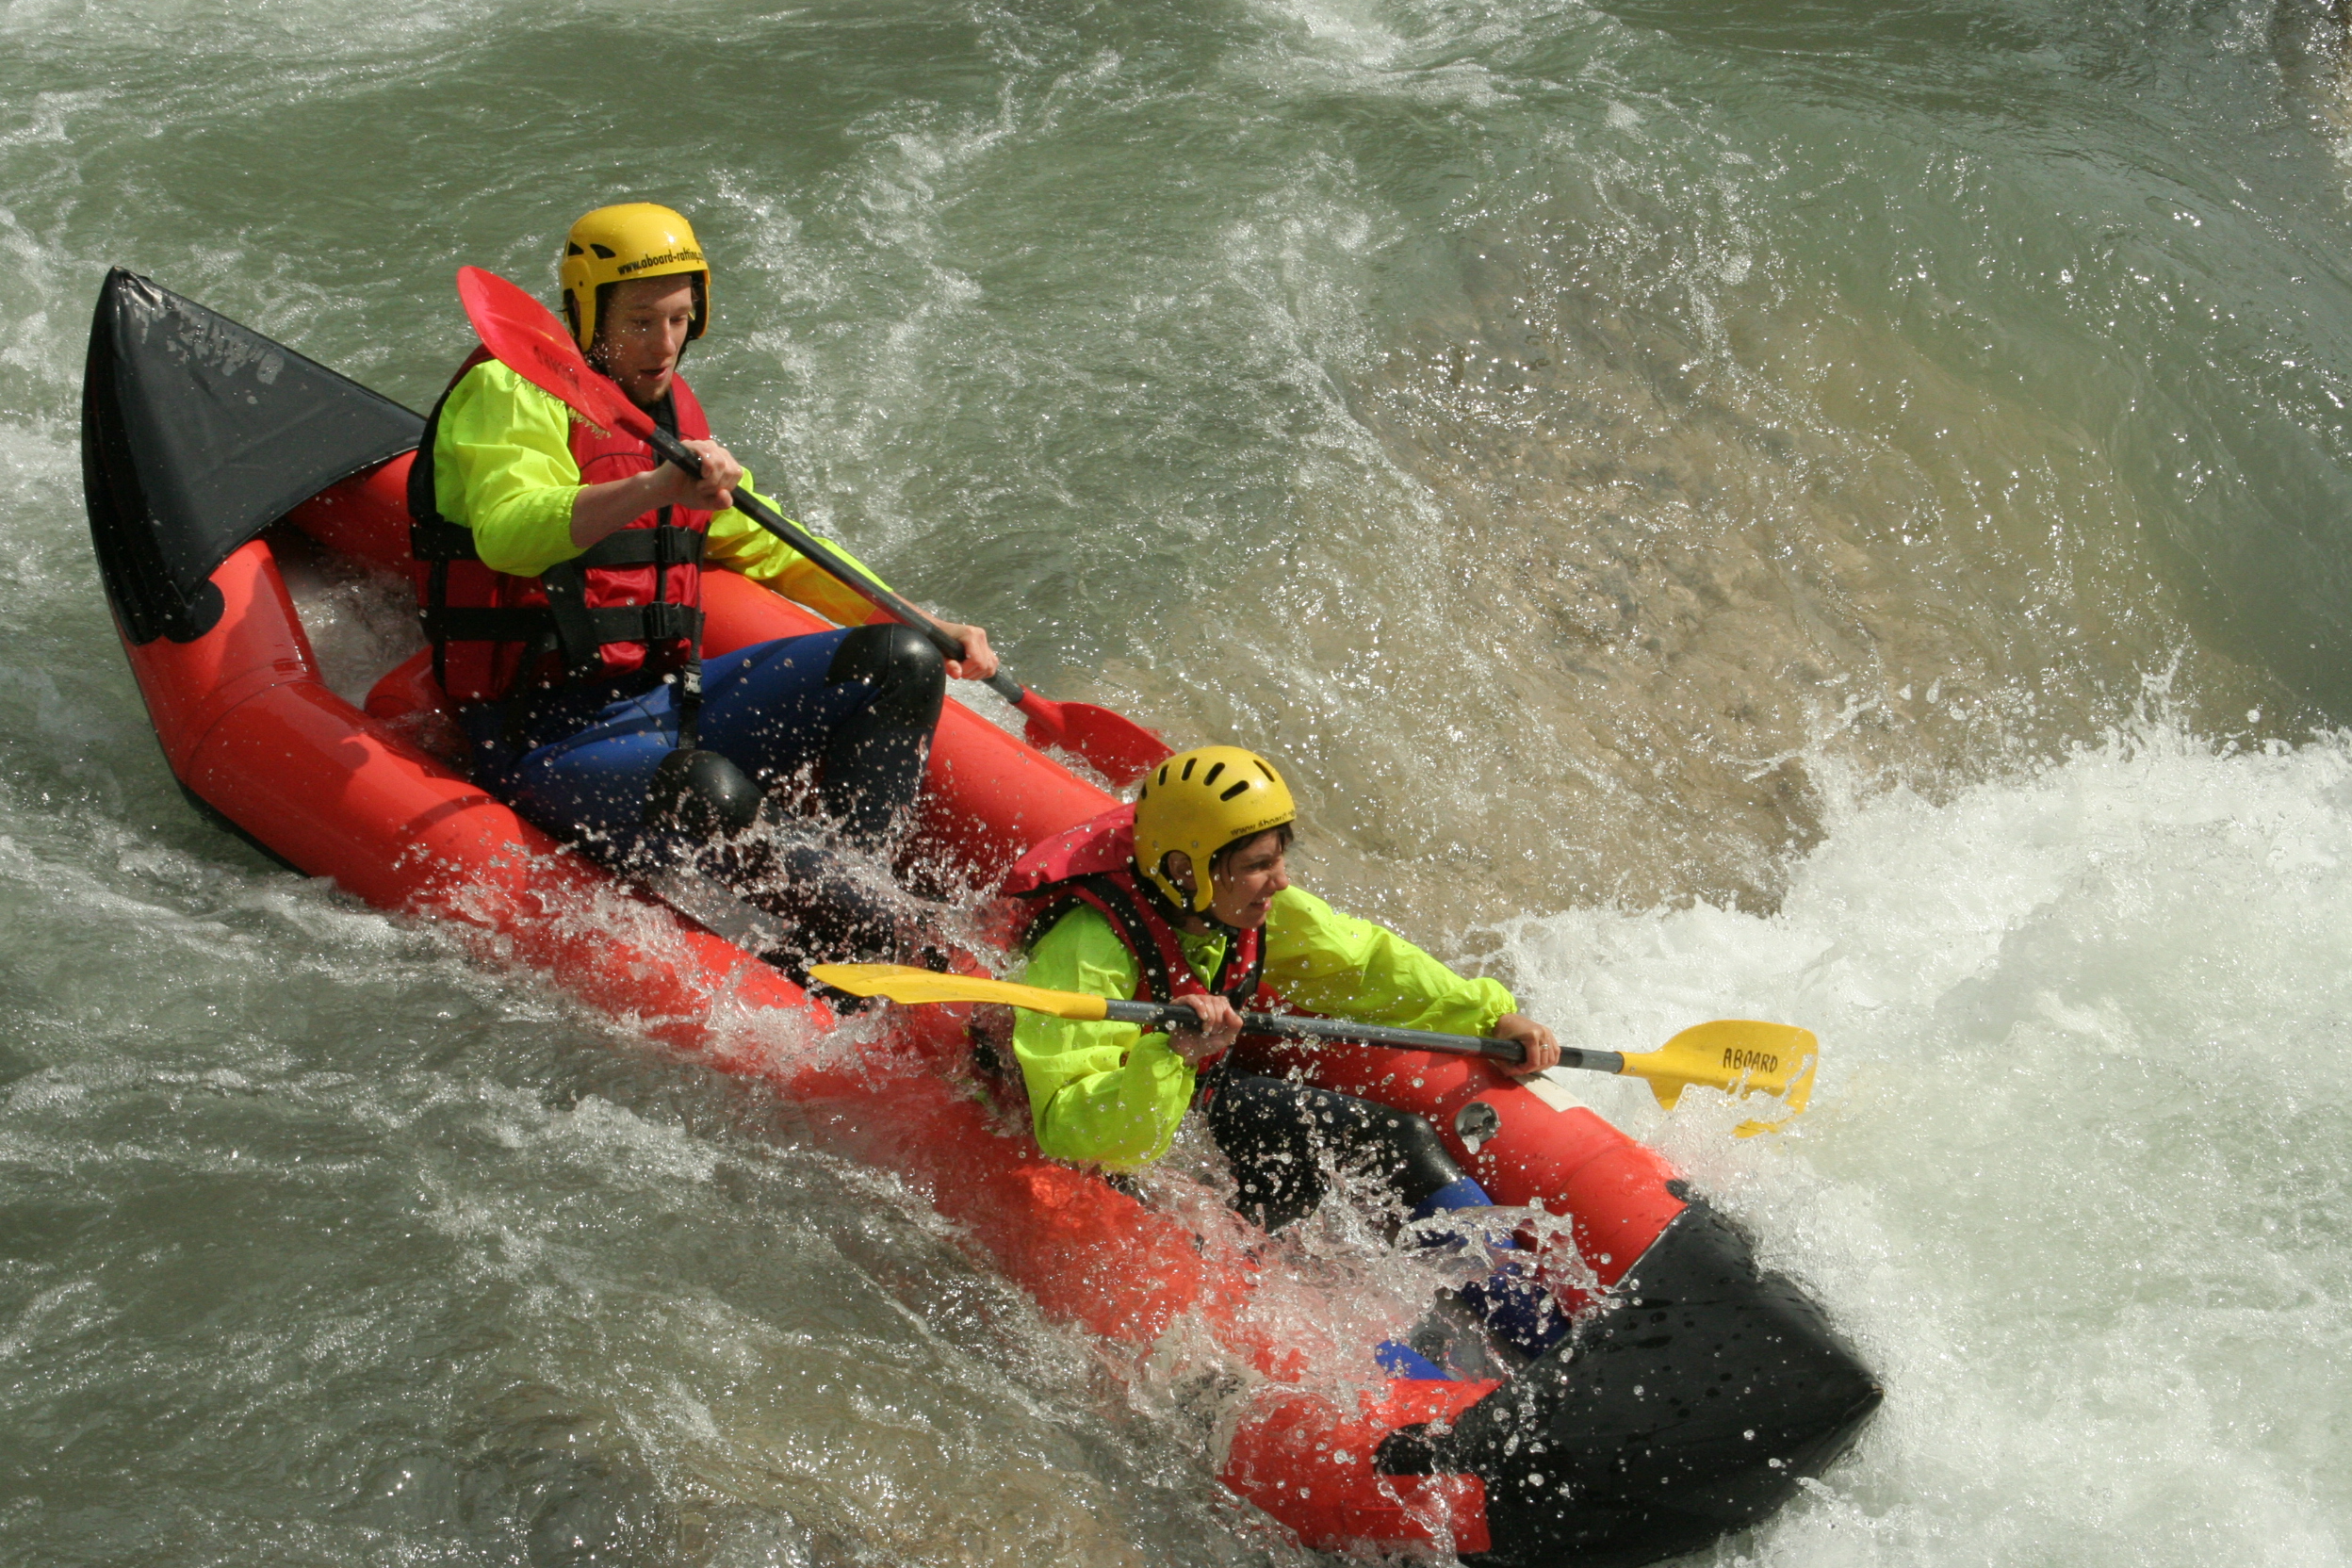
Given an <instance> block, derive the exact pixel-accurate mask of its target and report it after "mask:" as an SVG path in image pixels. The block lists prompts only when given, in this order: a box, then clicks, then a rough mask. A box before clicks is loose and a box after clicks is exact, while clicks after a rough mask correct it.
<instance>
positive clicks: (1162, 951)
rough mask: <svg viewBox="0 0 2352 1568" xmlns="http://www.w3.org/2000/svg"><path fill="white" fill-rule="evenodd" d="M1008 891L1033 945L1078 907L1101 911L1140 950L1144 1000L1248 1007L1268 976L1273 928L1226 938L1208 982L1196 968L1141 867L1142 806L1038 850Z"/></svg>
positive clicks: (1017, 870)
mask: <svg viewBox="0 0 2352 1568" xmlns="http://www.w3.org/2000/svg"><path fill="white" fill-rule="evenodd" d="M1005 894H1006V895H1007V896H1008V897H1010V898H1012V899H1014V900H1016V901H1017V902H1018V904H1019V905H1020V906H1021V907H1022V908H1023V912H1024V913H1026V914H1027V921H1026V924H1025V926H1024V928H1023V930H1022V933H1021V945H1022V946H1024V947H1026V946H1027V945H1029V944H1030V943H1031V942H1034V941H1036V940H1037V939H1038V938H1039V937H1042V936H1044V935H1045V933H1046V931H1047V930H1048V929H1049V928H1050V927H1051V926H1052V925H1053V924H1054V922H1055V921H1057V920H1059V919H1061V918H1062V916H1064V915H1066V914H1068V913H1069V912H1070V909H1071V908H1072V907H1074V906H1077V905H1080V904H1084V905H1086V906H1088V907H1091V908H1095V909H1100V910H1101V911H1102V912H1103V916H1104V918H1105V919H1107V920H1109V922H1110V923H1111V929H1112V930H1114V931H1116V932H1118V933H1119V940H1121V941H1123V942H1125V943H1126V944H1127V951H1128V952H1129V953H1131V954H1133V955H1135V967H1136V969H1137V970H1138V971H1139V974H1138V976H1137V979H1136V982H1135V998H1134V1000H1135V1001H1137V1002H1157V1003H1161V1004H1163V1005H1165V1004H1167V1003H1170V1002H1173V1001H1175V1000H1176V999H1177V998H1179V997H1184V996H1204V995H1207V994H1209V993H1210V992H1212V991H1214V992H1215V993H1217V995H1220V996H1223V997H1224V998H1226V999H1227V1000H1228V1001H1230V1002H1231V1003H1233V1005H1234V1006H1235V1007H1236V1008H1247V1007H1248V1006H1249V1005H1250V1003H1251V1002H1252V1000H1253V999H1255V998H1256V996H1257V994H1258V987H1259V984H1260V983H1261V982H1262V981H1263V980H1264V979H1265V976H1266V933H1265V932H1264V931H1263V930H1250V931H1241V932H1235V933H1231V934H1229V935H1228V936H1227V937H1226V939H1225V956H1224V959H1223V960H1222V961H1221V962H1220V963H1219V964H1218V965H1217V974H1216V977H1215V978H1214V979H1213V980H1211V981H1210V983H1209V984H1207V985H1205V986H1204V985H1202V984H1201V977H1200V976H1199V975H1198V974H1196V973H1194V972H1193V968H1192V964H1191V962H1190V961H1189V960H1188V959H1186V958H1185V956H1184V947H1183V946H1182V944H1181V943H1179V941H1178V940H1177V933H1176V925H1175V923H1174V922H1173V921H1171V920H1170V919H1169V918H1168V914H1167V912H1166V909H1165V906H1164V904H1163V901H1162V898H1161V895H1160V892H1159V890H1158V889H1156V888H1153V887H1152V886H1151V885H1150V884H1148V883H1146V882H1145V881H1144V880H1143V879H1142V877H1141V876H1139V875H1138V874H1136V872H1135V808H1134V807H1133V806H1114V807H1112V808H1111V809H1109V810H1107V811H1105V812H1103V814H1102V815H1101V816H1099V817H1097V818H1095V819H1094V820H1093V821H1092V822H1088V823H1082V824H1080V825H1078V826H1076V827H1073V828H1070V830H1069V831H1067V832H1065V833H1059V834H1056V835H1054V837H1053V838H1051V839H1048V840H1046V841H1044V842H1043V843H1040V844H1037V845H1034V846H1032V847H1031V849H1030V851H1029V853H1028V854H1026V855H1024V856H1022V857H1021V859H1020V860H1019V861H1017V862H1016V863H1015V864H1014V866H1013V869H1012V871H1011V872H1010V873H1009V874H1007V875H1006V876H1005Z"/></svg>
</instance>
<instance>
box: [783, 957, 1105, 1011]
mask: <svg viewBox="0 0 2352 1568" xmlns="http://www.w3.org/2000/svg"><path fill="white" fill-rule="evenodd" d="M809 977H810V978H811V979H816V980H822V981H824V982H825V984H826V985H828V986H831V987H833V988H835V989H837V990H844V991H847V992H849V994H850V995H852V996H887V997H889V998H890V1000H891V1001H892V1002H907V1003H923V1002H1002V1003H1004V1004H1005V1005H1007V1006H1013V1007H1026V1008H1027V1009H1028V1010H1029V1011H1031V1012H1033V1013H1050V1014H1052V1015H1053V1016H1054V1017H1055V1018H1067V1019H1077V1020H1080V1021H1086V1020H1091V1019H1099V1018H1103V1017H1105V1016H1107V1011H1108V1010H1107V1009H1106V1008H1105V1007H1104V1006H1103V998H1101V997H1099V996H1087V995H1086V994H1085V993H1084V992H1081V991H1049V990H1046V989H1044V988H1040V987H1037V986H1018V985H1015V984H1014V983H1013V982H1012V981H1010V980H991V979H989V978H988V976H987V975H985V974H941V973H939V972H938V971H936V970H928V969H916V968H915V967H913V966H912V965H910V964H810V965H809Z"/></svg>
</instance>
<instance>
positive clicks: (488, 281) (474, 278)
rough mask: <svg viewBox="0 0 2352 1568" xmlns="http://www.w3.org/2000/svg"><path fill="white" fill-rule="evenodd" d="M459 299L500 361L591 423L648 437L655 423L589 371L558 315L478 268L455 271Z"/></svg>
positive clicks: (517, 289)
mask: <svg viewBox="0 0 2352 1568" xmlns="http://www.w3.org/2000/svg"><path fill="white" fill-rule="evenodd" d="M457 298H458V301H459V302H461V303H462V304H464V305H465V307H466V319H467V320H468V321H471V322H472V323H473V324H474V331H475V332H477V333H479V334H480V335H482V347H483V348H485V349H487V350H489V351H491V352H492V353H494V354H496V355H498V362H499V363H500V364H501V365H504V366H505V367H506V368H508V369H510V370H512V371H514V372H515V374H516V375H518V376H520V377H522V378H523V379H524V380H525V381H527V382H529V383H531V385H533V386H535V387H537V388H539V390H540V391H542V392H545V393H546V394H547V396H549V397H551V398H557V399H561V400H563V401H564V402H565V403H567V404H569V405H570V406H571V409H572V412H574V413H575V414H578V415H579V416H580V417H581V418H583V419H585V420H587V421H588V422H589V423H590V424H593V425H596V426H598V427H600V428H602V429H606V430H613V429H619V430H625V431H627V432H629V433H630V434H631V435H645V434H648V433H651V431H652V430H653V421H652V420H651V419H649V418H647V417H645V414H644V412H643V411H642V410H640V409H639V408H638V407H637V405H636V404H634V403H632V402H630V401H629V397H628V395H627V394H626V393H624V392H623V391H622V390H621V389H620V388H619V387H617V386H615V385H613V384H612V383H611V382H609V381H607V380H605V379H604V378H603V377H602V376H600V375H597V374H596V372H595V371H594V370H592V369H590V368H588V361H587V359H586V358H585V357H584V356H583V355H582V354H581V353H580V345H579V344H578V343H575V342H573V341H572V335H571V333H570V332H569V330H567V329H566V328H565V327H564V323H563V322H562V321H561V320H559V319H557V318H556V314H555V312H553V311H551V310H549V309H548V308H547V306H545V305H543V304H541V303H540V302H538V301H536V300H534V299H532V298H531V296H530V295H528V294H526V293H524V292H523V291H522V290H521V289H520V288H517V287H515V285H513V284H511V283H509V282H507V281H506V280H505V279H504V278H502V277H500V276H498V274H497V273H496V272H485V271H483V270H482V269H481V268H479V267H461V268H459V269H458V270H457Z"/></svg>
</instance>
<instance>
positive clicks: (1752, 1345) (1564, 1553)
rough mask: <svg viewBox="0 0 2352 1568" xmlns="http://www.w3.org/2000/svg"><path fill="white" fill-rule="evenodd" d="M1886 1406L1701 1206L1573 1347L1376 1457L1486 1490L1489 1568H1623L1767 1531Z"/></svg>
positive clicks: (1801, 1306) (1809, 1310)
mask: <svg viewBox="0 0 2352 1568" xmlns="http://www.w3.org/2000/svg"><path fill="white" fill-rule="evenodd" d="M1883 1397H1884V1392H1883V1390H1881V1388H1880V1387H1879V1383H1878V1380H1877V1378H1876V1377H1875V1376H1874V1375H1873V1374H1872V1373H1871V1372H1870V1369H1869V1368H1868V1367H1866V1366H1864V1365H1863V1364H1862V1361H1861V1358H1860V1357H1859V1356H1857V1355H1856V1354H1855V1353H1854V1349H1853V1348H1852V1347H1851V1346H1849V1345H1848V1344H1847V1343H1846V1342H1845V1340H1844V1338H1843V1337H1842V1336H1840V1335H1839V1334H1838V1331H1836V1330H1835V1329H1833V1328H1832V1327H1830V1324H1829V1320H1828V1318H1827V1317H1825V1316H1824V1315H1822V1312H1821V1308H1820V1307H1819V1306H1817V1305H1815V1303H1814V1302H1813V1300H1812V1299H1811V1298H1810V1297H1808V1296H1806V1295H1805V1292H1804V1291H1803V1290H1801V1289H1800V1288H1799V1287H1798V1286H1797V1285H1796V1283H1795V1282H1792V1281H1790V1280H1789V1279H1788V1278H1787V1277H1786V1276H1784V1275H1779V1274H1766V1273H1764V1272H1762V1271H1761V1270H1760V1269H1758V1268H1757V1266H1756V1259H1755V1255H1754V1252H1753V1251H1752V1250H1751V1249H1750V1247H1749V1245H1748V1241H1747V1238H1746V1237H1745V1236H1743V1235H1741V1234H1740V1232H1739V1230H1738V1229H1736V1228H1735V1227H1734V1226H1733V1225H1732V1224H1731V1222H1730V1221H1728V1220H1726V1219H1725V1218H1723V1216H1721V1215H1719V1214H1717V1213H1716V1212H1715V1211H1714V1209H1712V1208H1710V1207H1709V1206H1708V1205H1707V1204H1706V1203H1705V1202H1702V1201H1693V1202H1691V1205H1690V1207H1688V1208H1687V1209H1685V1210H1684V1211H1683V1213H1682V1214H1680V1215H1679V1216H1677V1217H1675V1218H1674V1220H1673V1222H1672V1223H1670V1224H1669V1225H1668V1226H1667V1227H1666V1229H1665V1230H1663V1231H1662V1232H1660V1233H1658V1239H1657V1240H1656V1241H1655V1242H1653V1243H1652V1244H1651V1245H1650V1247H1649V1249H1648V1250H1646V1251H1645V1252H1643V1254H1642V1260H1641V1262H1640V1263H1638V1264H1637V1265H1636V1266H1634V1267H1633V1268H1632V1269H1631V1270H1630V1271H1629V1272H1628V1273H1627V1274H1626V1276H1625V1279H1624V1280H1623V1281H1621V1282H1619V1283H1618V1285H1617V1287H1616V1289H1615V1290H1613V1291H1612V1292H1611V1293H1610V1295H1609V1299H1608V1300H1607V1301H1606V1302H1604V1303H1603V1304H1602V1305H1601V1307H1600V1308H1599V1309H1598V1310H1597V1311H1595V1312H1594V1313H1593V1315H1591V1316H1589V1317H1587V1318H1586V1319H1584V1320H1583V1321H1582V1322H1580V1323H1579V1324H1578V1325H1577V1328H1576V1332H1575V1333H1574V1334H1572V1335H1570V1336H1569V1337H1568V1338H1567V1339H1565V1340H1563V1341H1562V1342H1561V1343H1560V1345H1558V1346H1557V1347H1555V1348H1553V1349H1552V1350H1550V1351H1549V1352H1547V1353H1546V1354H1544V1356H1542V1357H1541V1358H1539V1359H1538V1360H1536V1361H1534V1362H1532V1363H1530V1364H1528V1365H1527V1366H1526V1367H1525V1368H1524V1369H1522V1370H1521V1371H1520V1372H1519V1374H1518V1375H1517V1376H1515V1377H1513V1378H1511V1380H1509V1381H1507V1382H1505V1383H1504V1384H1503V1385H1502V1386H1501V1387H1500V1388H1498V1389H1496V1390H1495V1392H1494V1393H1493V1394H1491V1395H1489V1396H1488V1397H1486V1398H1484V1399H1482V1400H1480V1401H1479V1402H1478V1404H1476V1405H1474V1406H1472V1407H1471V1408H1470V1409H1469V1410H1467V1411H1465V1412H1463V1413H1462V1416H1461V1417H1460V1418H1459V1419H1458V1420H1456V1421H1455V1422H1454V1423H1453V1426H1452V1429H1450V1430H1445V1431H1440V1430H1438V1429H1433V1428H1429V1427H1415V1428H1406V1429H1400V1430H1398V1431H1397V1432H1396V1433H1394V1434H1392V1435H1391V1437H1390V1438H1389V1439H1388V1441H1387V1442H1386V1443H1385V1444H1384V1445H1383V1446H1382V1447H1381V1449H1380V1469H1381V1470H1383V1471H1385V1472H1387V1473H1389V1474H1392V1475H1426V1474H1429V1473H1430V1472H1432V1471H1446V1472H1454V1473H1467V1474H1472V1475H1476V1476H1478V1477H1479V1478H1481V1479H1482V1480H1483V1481H1484V1482H1485V1486H1486V1520H1487V1527H1488V1531H1489V1536H1490V1540H1491V1541H1492V1549H1491V1550H1489V1551H1487V1552H1484V1553H1481V1554H1479V1555H1478V1556H1476V1557H1473V1558H1469V1559H1467V1560H1468V1561H1471V1562H1475V1563H1479V1564H1493V1565H1495V1568H1506V1565H1508V1568H1569V1565H1574V1568H1632V1565H1634V1564H1639V1563H1646V1562H1655V1561H1657V1560H1659V1559H1660V1558H1668V1557H1674V1556H1676V1555H1678V1554H1681V1553H1684V1552H1691V1551H1695V1550H1697V1549H1699V1548H1700V1547H1703V1546H1705V1545H1707V1544H1709V1543H1711V1542H1713V1541H1715V1540H1717V1539H1719V1538H1720V1537H1722V1536H1723V1535H1725V1534H1728V1533H1729V1532H1731V1531H1733V1530H1736V1529H1740V1528H1741V1527H1745V1526H1747V1525H1750V1524H1753V1523H1755V1522H1756V1521H1757V1520H1759V1519H1761V1518H1763V1517H1764V1516H1766V1515H1767V1514H1769V1513H1771V1512H1772V1511H1773V1510H1774V1509H1776V1508H1778V1507H1780V1506H1781V1505H1782V1504H1783V1503H1785V1502H1786V1501H1788V1499H1789V1496H1790V1495H1792V1494H1793V1493H1794V1492H1795V1491H1796V1489H1797V1482H1798V1481H1799V1479H1800V1478H1805V1477H1808V1476H1814V1475H1818V1474H1820V1473H1821V1470H1822V1469H1823V1468H1824V1467H1826V1466H1827V1465H1828V1464H1829V1463H1830V1462H1832V1461H1834V1460H1836V1459H1837V1458H1838V1455H1840V1454H1842V1453H1843V1452H1844V1451H1845V1450H1846V1448H1847V1447H1848V1446H1850V1445H1852V1443H1853V1442H1854V1438H1855V1436H1856V1435H1857V1434H1858V1433H1859V1432H1860V1430H1861V1429H1862V1426H1863V1423H1864V1422H1865V1421H1867V1420H1868V1419H1869V1418H1870V1413H1871V1412H1873V1411H1875V1410H1876V1409H1877V1408H1878V1406H1879V1402H1880V1400H1881V1399H1882V1398H1883Z"/></svg>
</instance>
